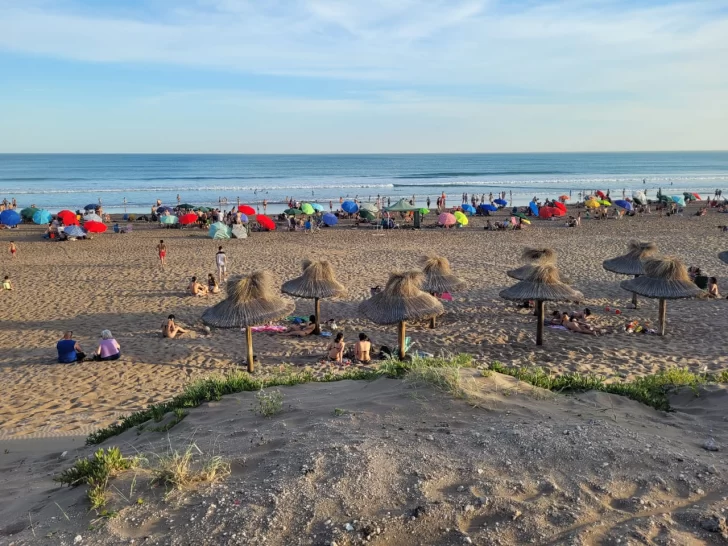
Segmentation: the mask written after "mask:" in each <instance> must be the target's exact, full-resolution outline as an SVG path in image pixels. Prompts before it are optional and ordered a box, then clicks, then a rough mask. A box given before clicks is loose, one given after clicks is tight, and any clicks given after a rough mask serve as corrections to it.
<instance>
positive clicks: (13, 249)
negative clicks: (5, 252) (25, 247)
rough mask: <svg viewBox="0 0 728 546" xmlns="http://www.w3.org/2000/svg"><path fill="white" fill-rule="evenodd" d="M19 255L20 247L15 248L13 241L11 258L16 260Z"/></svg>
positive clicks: (11, 243)
mask: <svg viewBox="0 0 728 546" xmlns="http://www.w3.org/2000/svg"><path fill="white" fill-rule="evenodd" d="M17 255H18V247H16V246H15V243H14V242H13V241H10V258H11V259H13V260H14V259H15V258H16V257H17Z"/></svg>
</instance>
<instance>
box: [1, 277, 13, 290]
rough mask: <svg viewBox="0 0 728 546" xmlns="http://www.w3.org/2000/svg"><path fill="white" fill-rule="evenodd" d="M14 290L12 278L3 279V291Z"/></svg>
mask: <svg viewBox="0 0 728 546" xmlns="http://www.w3.org/2000/svg"><path fill="white" fill-rule="evenodd" d="M12 289H13V285H12V283H11V282H10V276H9V275H5V278H4V279H3V290H12Z"/></svg>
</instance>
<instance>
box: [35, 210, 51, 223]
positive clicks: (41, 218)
mask: <svg viewBox="0 0 728 546" xmlns="http://www.w3.org/2000/svg"><path fill="white" fill-rule="evenodd" d="M52 219H53V215H52V214H51V213H50V212H48V211H47V210H37V211H35V214H33V223H34V224H39V225H40V224H50V223H51V220H52Z"/></svg>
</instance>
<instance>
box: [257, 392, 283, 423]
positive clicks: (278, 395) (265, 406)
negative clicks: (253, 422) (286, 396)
mask: <svg viewBox="0 0 728 546" xmlns="http://www.w3.org/2000/svg"><path fill="white" fill-rule="evenodd" d="M255 400H256V402H258V407H256V408H255V413H257V414H258V415H262V416H263V417H272V416H273V415H278V414H279V413H280V412H282V411H283V393H282V392H281V391H280V390H278V389H274V390H272V389H269V390H267V391H266V390H259V391H258V392H257V393H255Z"/></svg>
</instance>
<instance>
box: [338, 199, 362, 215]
mask: <svg viewBox="0 0 728 546" xmlns="http://www.w3.org/2000/svg"><path fill="white" fill-rule="evenodd" d="M341 210H343V211H344V212H345V213H347V214H354V213H355V212H357V211H358V210H359V205H357V204H356V203H354V201H344V202H343V203H342V204H341Z"/></svg>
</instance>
